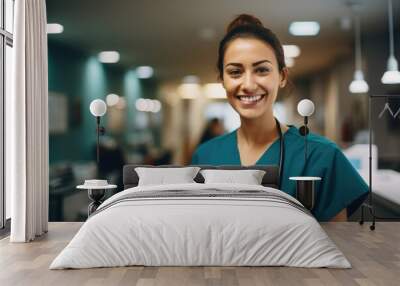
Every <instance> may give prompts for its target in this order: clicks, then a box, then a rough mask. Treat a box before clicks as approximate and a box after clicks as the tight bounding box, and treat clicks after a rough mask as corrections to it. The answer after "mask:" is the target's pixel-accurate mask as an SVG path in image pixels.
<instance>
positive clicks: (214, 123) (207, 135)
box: [199, 117, 225, 144]
mask: <svg viewBox="0 0 400 286" xmlns="http://www.w3.org/2000/svg"><path fill="white" fill-rule="evenodd" d="M224 133H225V129H224V124H223V122H222V120H221V119H219V118H216V117H215V118H212V119H211V120H210V121H209V122H208V123H207V126H206V128H205V129H204V132H203V135H202V136H201V139H200V142H199V143H200V144H202V143H204V142H206V141H208V140H210V139H213V138H215V137H217V136H220V135H222V134H224Z"/></svg>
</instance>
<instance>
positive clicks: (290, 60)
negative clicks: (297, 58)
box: [285, 57, 294, 68]
mask: <svg viewBox="0 0 400 286" xmlns="http://www.w3.org/2000/svg"><path fill="white" fill-rule="evenodd" d="M285 65H286V67H288V68H292V67H293V66H294V58H288V57H285Z"/></svg>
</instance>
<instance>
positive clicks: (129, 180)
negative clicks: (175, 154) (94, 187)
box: [123, 164, 279, 190]
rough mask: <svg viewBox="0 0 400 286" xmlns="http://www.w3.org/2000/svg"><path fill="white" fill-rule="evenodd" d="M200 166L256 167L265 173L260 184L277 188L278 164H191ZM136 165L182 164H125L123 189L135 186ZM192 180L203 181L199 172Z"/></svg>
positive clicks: (164, 166)
mask: <svg viewBox="0 0 400 286" xmlns="http://www.w3.org/2000/svg"><path fill="white" fill-rule="evenodd" d="M191 166H196V167H200V168H202V169H225V170H246V169H256V170H264V171H265V172H266V173H265V175H264V177H263V180H262V185H263V186H265V187H272V188H278V185H279V183H278V166H275V165H257V166H247V167H245V166H233V165H223V166H210V165H191ZM136 167H150V168H151V167H157V168H177V167H182V166H177V165H161V166H151V165H134V164H129V165H125V166H124V169H123V183H124V190H125V189H128V188H132V187H136V186H137V185H138V182H139V177H138V175H137V173H136V172H135V168H136ZM194 180H195V181H196V182H197V183H204V178H203V176H202V175H201V174H200V173H199V174H198V175H197V176H196V177H195V178H194Z"/></svg>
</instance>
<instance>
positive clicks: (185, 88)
mask: <svg viewBox="0 0 400 286" xmlns="http://www.w3.org/2000/svg"><path fill="white" fill-rule="evenodd" d="M178 93H179V95H180V96H181V98H184V99H194V98H198V97H199V96H201V88H200V85H199V84H197V83H183V84H181V85H180V86H179V87H178Z"/></svg>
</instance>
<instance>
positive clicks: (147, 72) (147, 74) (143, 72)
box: [136, 66, 154, 78]
mask: <svg viewBox="0 0 400 286" xmlns="http://www.w3.org/2000/svg"><path fill="white" fill-rule="evenodd" d="M153 73H154V70H153V68H152V67H150V66H140V67H137V68H136V75H137V77H138V78H151V77H152V76H153Z"/></svg>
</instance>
